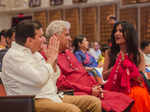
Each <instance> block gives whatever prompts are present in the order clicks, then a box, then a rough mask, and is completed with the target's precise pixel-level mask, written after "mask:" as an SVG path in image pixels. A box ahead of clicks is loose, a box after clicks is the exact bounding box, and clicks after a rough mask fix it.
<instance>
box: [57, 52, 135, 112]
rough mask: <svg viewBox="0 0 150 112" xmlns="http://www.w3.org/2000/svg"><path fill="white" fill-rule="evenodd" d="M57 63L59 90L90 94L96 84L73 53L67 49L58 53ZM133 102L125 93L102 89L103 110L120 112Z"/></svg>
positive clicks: (76, 93)
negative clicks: (59, 70) (59, 73)
mask: <svg viewBox="0 0 150 112" xmlns="http://www.w3.org/2000/svg"><path fill="white" fill-rule="evenodd" d="M58 65H59V67H60V69H61V75H60V77H59V78H58V81H57V87H58V88H59V89H60V90H63V89H73V90H74V94H75V95H84V94H88V95H92V87H93V86H96V85H97V82H96V81H95V79H94V78H93V77H92V76H90V75H89V74H88V72H86V70H85V69H84V67H83V66H82V64H80V63H79V62H78V61H77V59H76V57H75V56H74V54H73V53H72V52H70V51H69V50H66V52H64V53H60V54H59V56H58ZM132 102H133V100H132V99H131V98H129V97H128V96H127V95H125V94H122V93H117V92H110V91H104V99H102V107H103V109H104V110H105V111H107V112H109V111H115V112H122V111H124V110H125V109H127V107H128V106H129V105H130V104H131V103H132Z"/></svg>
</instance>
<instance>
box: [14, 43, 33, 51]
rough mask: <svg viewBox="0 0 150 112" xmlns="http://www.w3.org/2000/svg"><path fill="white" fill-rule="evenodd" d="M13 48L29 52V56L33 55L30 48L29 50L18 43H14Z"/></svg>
mask: <svg viewBox="0 0 150 112" xmlns="http://www.w3.org/2000/svg"><path fill="white" fill-rule="evenodd" d="M12 48H15V49H17V50H20V51H23V52H27V53H29V54H33V53H32V52H31V50H30V49H29V48H27V47H25V46H23V45H20V44H17V43H16V42H12Z"/></svg>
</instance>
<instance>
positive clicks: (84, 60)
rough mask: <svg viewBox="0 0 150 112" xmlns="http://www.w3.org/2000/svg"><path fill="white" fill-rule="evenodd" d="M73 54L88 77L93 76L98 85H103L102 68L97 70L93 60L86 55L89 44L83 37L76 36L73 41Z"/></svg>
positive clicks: (96, 64)
mask: <svg viewBox="0 0 150 112" xmlns="http://www.w3.org/2000/svg"><path fill="white" fill-rule="evenodd" d="M73 46H74V47H75V49H74V54H75V56H76V58H77V59H78V61H79V62H80V63H81V64H82V65H83V66H84V67H85V69H86V70H87V71H88V72H89V74H90V75H92V76H94V77H95V79H96V80H97V82H98V83H99V84H103V83H104V81H103V77H102V70H103V69H102V68H97V66H98V63H97V61H96V60H95V58H94V57H93V56H92V55H90V54H89V53H88V49H89V42H88V41H87V38H86V37H85V36H84V35H79V36H77V37H76V38H75V39H74V41H73Z"/></svg>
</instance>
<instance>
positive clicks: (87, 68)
mask: <svg viewBox="0 0 150 112" xmlns="http://www.w3.org/2000/svg"><path fill="white" fill-rule="evenodd" d="M85 69H86V71H88V72H89V71H91V70H93V68H92V67H85Z"/></svg>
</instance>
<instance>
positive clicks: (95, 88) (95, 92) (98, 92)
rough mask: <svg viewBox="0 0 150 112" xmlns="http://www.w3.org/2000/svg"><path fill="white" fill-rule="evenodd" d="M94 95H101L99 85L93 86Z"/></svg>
mask: <svg viewBox="0 0 150 112" xmlns="http://www.w3.org/2000/svg"><path fill="white" fill-rule="evenodd" d="M92 95H93V96H99V95H100V89H99V87H98V86H94V87H93V88H92Z"/></svg>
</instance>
